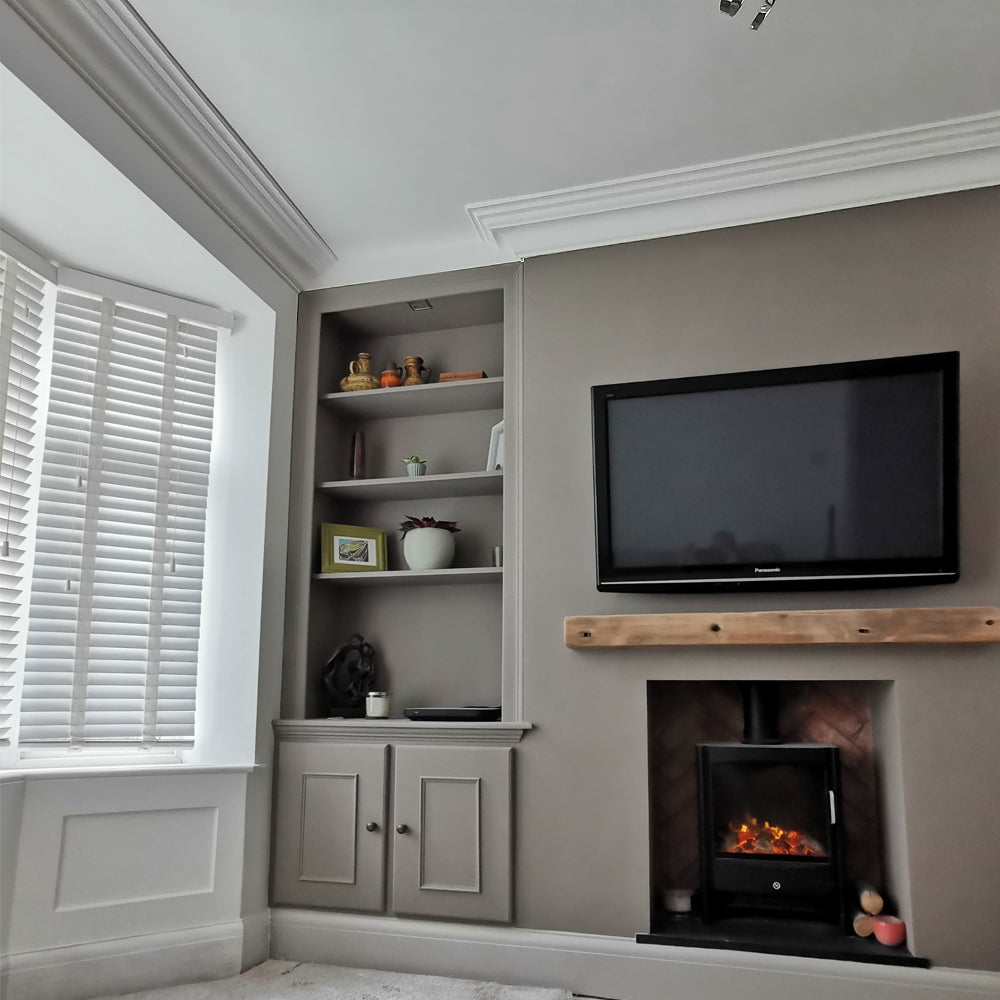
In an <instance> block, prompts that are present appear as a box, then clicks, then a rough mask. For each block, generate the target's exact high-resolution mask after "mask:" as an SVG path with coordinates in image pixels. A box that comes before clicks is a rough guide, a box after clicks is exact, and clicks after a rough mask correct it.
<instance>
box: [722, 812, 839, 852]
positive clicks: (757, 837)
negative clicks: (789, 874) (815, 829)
mask: <svg viewBox="0 0 1000 1000" xmlns="http://www.w3.org/2000/svg"><path fill="white" fill-rule="evenodd" d="M722 849H723V850H724V851H725V852H726V853H727V854H795V855H798V856H800V857H806V856H813V857H822V858H825V857H826V851H825V850H824V849H823V845H822V844H821V843H820V842H819V841H818V840H816V839H815V838H814V837H810V836H809V834H808V833H803V832H802V831H801V830H783V829H782V828H781V827H780V826H772V825H771V824H770V823H768V822H767V820H765V821H764V822H763V823H761V822H759V821H758V819H757V818H756V817H755V816H745V817H744V818H743V822H742V823H739V824H737V823H730V824H729V833H728V834H727V835H726V836H725V838H724V839H723V844H722Z"/></svg>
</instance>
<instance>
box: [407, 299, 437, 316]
mask: <svg viewBox="0 0 1000 1000" xmlns="http://www.w3.org/2000/svg"><path fill="white" fill-rule="evenodd" d="M406 304H407V305H408V306H409V307H410V308H411V309H412V310H413V311H414V312H415V313H419V312H427V310H428V309H433V308H434V306H432V305H431V303H430V300H429V299H413V300H412V301H410V302H407V303H406Z"/></svg>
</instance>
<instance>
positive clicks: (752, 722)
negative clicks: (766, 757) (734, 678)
mask: <svg viewBox="0 0 1000 1000" xmlns="http://www.w3.org/2000/svg"><path fill="white" fill-rule="evenodd" d="M741 689H742V693H743V742H744V743H754V744H758V745H766V744H773V743H784V742H785V741H784V740H783V739H782V738H781V735H780V733H779V732H778V710H779V709H780V707H781V703H780V699H779V698H778V682H777V681H744V682H743V683H742V684H741Z"/></svg>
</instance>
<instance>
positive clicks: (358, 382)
mask: <svg viewBox="0 0 1000 1000" xmlns="http://www.w3.org/2000/svg"><path fill="white" fill-rule="evenodd" d="M347 370H348V372H349V374H348V375H345V376H344V378H342V379H341V380H340V388H341V389H342V390H343V391H344V392H357V391H358V390H361V389H377V388H378V379H377V378H376V377H375V376H374V375H373V374H372V356H371V355H370V354H366V353H365V352H364V351H362V352H361V353H360V354H359V355H358V359H357V361H352V362H351V363H350V364H349V365H348V366H347Z"/></svg>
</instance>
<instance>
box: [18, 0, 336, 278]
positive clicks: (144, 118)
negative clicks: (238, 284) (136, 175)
mask: <svg viewBox="0 0 1000 1000" xmlns="http://www.w3.org/2000/svg"><path fill="white" fill-rule="evenodd" d="M6 3H7V4H8V5H9V6H10V7H11V8H12V9H13V10H14V11H16V12H17V13H18V14H19V15H20V16H21V17H22V18H23V19H24V20H25V21H26V22H27V23H28V24H29V25H30V26H31V27H32V28H33V29H34V30H35V31H36V32H37V33H38V34H39V35H40V36H41V37H42V38H43V39H44V40H45V41H46V42H47V43H48V44H49V45H51V46H52V48H53V49H55V50H56V52H58V53H59V55H60V56H61V57H62V58H63V59H64V60H65V61H66V62H67V63H69V65H70V66H72V67H73V69H75V70H76V72H77V73H79V74H80V76H82V77H83V79H84V80H86V81H87V83H89V84H90V86H92V87H93V88H94V89H95V90H96V91H97V93H99V94H100V95H101V97H102V98H103V99H104V100H105V101H107V103H108V104H109V105H110V106H111V107H112V108H114V109H115V111H117V112H118V114H119V115H121V117H122V118H123V119H124V120H125V121H126V122H128V124H129V125H130V126H131V127H132V128H133V129H134V130H135V131H136V132H137V133H138V134H139V135H141V136H142V138H143V139H144V140H145V141H146V142H148V143H149V145H150V146H152V148H153V149H154V150H155V151H156V153H157V154H158V155H159V156H160V157H161V158H162V159H164V160H165V161H166V162H167V163H169V164H170V166H171V167H172V168H173V169H174V170H176V171H177V173H178V174H180V175H181V176H182V177H183V178H184V180H185V181H186V182H187V183H188V184H189V185H190V186H191V187H192V188H193V189H194V190H195V191H196V192H197V193H198V194H199V195H200V197H201V198H202V199H203V200H204V201H205V202H206V203H207V204H208V205H209V206H210V207H211V208H212V210H213V211H214V212H215V213H216V214H218V215H219V216H221V217H222V218H223V219H225V221H226V222H227V223H228V224H229V225H230V226H231V227H232V228H233V229H234V230H235V231H236V232H237V233H238V234H239V235H240V236H241V237H242V238H243V239H244V240H245V241H246V242H247V243H248V244H249V245H250V246H251V247H253V249H254V250H255V251H256V252H257V253H258V254H259V255H260V256H261V257H262V258H263V259H264V260H266V261H267V263H268V264H269V265H270V266H271V267H272V268H274V270H276V271H277V272H278V273H279V274H281V275H282V276H283V277H284V278H285V279H286V280H288V281H289V282H291V284H293V285H294V286H295V287H296V288H299V289H301V288H304V287H307V286H308V285H309V284H310V282H311V281H312V280H313V279H314V278H315V277H316V276H317V275H319V274H321V273H322V272H324V271H326V270H327V269H329V268H330V267H331V266H332V264H333V263H334V262H335V261H336V259H337V255H336V254H335V253H334V252H333V250H331V249H330V247H329V246H328V245H327V244H326V242H325V241H324V240H323V238H322V237H321V236H320V235H319V233H317V232H316V230H315V229H313V227H312V226H311V225H310V224H309V221H308V220H307V219H306V218H305V216H304V215H303V214H302V213H301V212H300V211H299V209H298V208H296V206H295V204H294V203H293V202H292V201H291V199H290V198H289V197H288V195H287V194H285V192H284V191H283V190H282V189H281V188H280V187H279V186H278V184H277V182H276V181H275V180H274V178H273V177H271V175H270V174H269V173H268V172H267V170H266V169H265V168H264V166H263V165H262V164H261V163H260V161H259V160H258V159H257V158H256V157H255V156H254V154H253V153H252V152H251V150H250V149H249V147H248V146H247V145H246V143H244V142H243V140H242V139H241V138H240V136H239V135H238V134H237V133H236V131H235V130H234V129H233V128H232V126H231V125H230V124H229V123H228V122H227V121H226V119H225V118H223V117H222V115H221V114H220V113H219V112H218V110H217V109H216V108H215V107H214V106H213V104H212V103H211V101H209V100H208V98H207V97H206V96H205V95H204V94H203V93H202V92H201V90H199V88H198V86H197V85H196V84H195V83H194V81H193V80H192V79H191V78H190V77H189V76H188V75H187V73H185V72H184V69H183V68H182V67H181V66H180V65H179V64H178V62H177V61H176V60H175V59H174V58H173V56H172V55H171V54H170V52H169V51H168V50H167V49H166V48H165V47H164V45H163V44H162V42H160V40H159V39H158V38H157V37H156V35H154V34H153V32H152V31H151V30H150V28H149V27H148V25H147V24H146V23H145V22H144V21H143V20H142V18H141V17H140V16H139V15H138V13H137V12H136V11H135V9H134V8H133V7H132V6H131V5H130V4H129V3H127V2H126V0H74V2H73V3H53V2H52V0H6Z"/></svg>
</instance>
